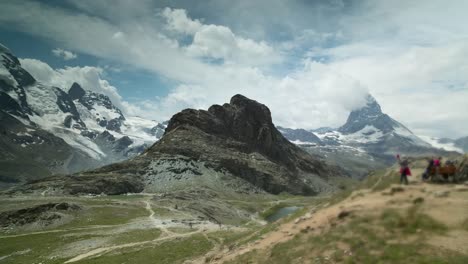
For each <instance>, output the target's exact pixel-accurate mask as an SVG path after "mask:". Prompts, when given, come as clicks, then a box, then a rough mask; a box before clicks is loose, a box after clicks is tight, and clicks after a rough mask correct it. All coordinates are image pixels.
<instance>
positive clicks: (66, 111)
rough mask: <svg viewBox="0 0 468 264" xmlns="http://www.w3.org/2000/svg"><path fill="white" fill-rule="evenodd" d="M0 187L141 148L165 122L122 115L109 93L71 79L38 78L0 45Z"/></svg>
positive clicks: (87, 165)
mask: <svg viewBox="0 0 468 264" xmlns="http://www.w3.org/2000/svg"><path fill="white" fill-rule="evenodd" d="M0 120H1V123H0V131H1V133H2V137H1V139H0V153H1V154H0V155H1V156H2V159H1V161H0V165H1V166H0V188H1V187H2V186H4V185H8V184H10V183H15V182H22V181H26V180H31V179H38V178H41V177H44V176H49V175H51V174H56V173H73V172H77V171H80V170H85V169H91V168H96V167H99V166H102V165H105V164H109V163H112V162H116V161H121V160H124V159H128V158H130V157H133V156H135V155H137V154H139V153H141V152H142V151H143V150H144V149H145V148H146V147H149V146H150V145H151V144H152V143H154V142H155V141H156V140H157V139H158V138H160V136H161V135H162V133H163V131H164V128H165V124H158V123H157V122H155V121H151V120H145V119H142V118H138V117H127V118H126V117H125V116H124V115H123V113H122V111H121V110H120V109H119V108H117V107H116V106H115V105H114V104H113V102H112V101H111V100H110V98H109V97H108V96H106V95H104V94H100V93H96V92H92V91H90V90H87V89H85V88H83V87H81V86H80V85H79V84H78V83H74V84H73V85H72V86H71V87H60V88H58V87H52V86H49V85H46V84H43V83H40V82H37V81H36V80H35V79H34V77H33V76H31V74H29V73H28V72H27V71H26V70H24V69H23V68H22V66H21V63H20V61H19V60H18V58H16V57H15V56H14V55H13V53H12V52H11V51H10V50H9V49H8V48H6V47H4V46H2V45H0Z"/></svg>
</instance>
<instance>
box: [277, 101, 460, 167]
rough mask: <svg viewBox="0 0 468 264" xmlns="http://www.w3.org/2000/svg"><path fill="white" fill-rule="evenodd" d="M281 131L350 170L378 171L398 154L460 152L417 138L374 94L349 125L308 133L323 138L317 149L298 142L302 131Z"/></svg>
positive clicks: (310, 149) (347, 123)
mask: <svg viewBox="0 0 468 264" xmlns="http://www.w3.org/2000/svg"><path fill="white" fill-rule="evenodd" d="M279 130H280V131H281V132H282V133H283V135H284V136H285V137H286V138H287V139H288V140H290V141H291V142H293V143H296V144H299V145H302V147H304V148H305V149H306V150H307V151H309V152H312V153H314V154H318V155H321V156H323V157H325V158H328V159H334V160H335V161H336V162H337V163H346V164H348V165H347V167H348V168H352V167H353V164H357V165H359V166H358V167H360V168H361V167H363V166H369V168H375V166H373V165H374V164H380V165H384V166H386V165H385V164H388V163H390V162H394V155H395V154H396V153H401V154H406V155H438V154H444V153H446V152H448V151H456V150H458V149H445V150H444V149H440V148H439V147H437V146H435V145H434V144H430V143H428V142H427V141H425V140H424V139H425V138H424V139H422V138H420V137H418V136H416V135H415V134H414V133H413V132H411V130H409V129H408V128H407V127H405V126H404V125H403V124H401V123H400V122H398V121H396V120H395V119H393V118H391V117H390V116H388V115H387V114H385V113H383V112H382V109H381V107H380V105H379V104H378V102H377V101H376V100H375V98H374V97H372V96H371V95H368V96H367V102H366V105H364V106H363V107H361V108H359V109H356V110H354V111H352V112H351V113H350V114H349V116H348V119H347V121H346V123H345V124H344V125H343V126H341V127H339V128H338V129H332V128H329V127H323V128H319V129H315V130H310V131H307V132H309V134H311V135H314V136H317V137H318V138H319V139H320V141H319V142H320V143H321V144H317V145H316V146H310V145H308V146H307V145H304V144H302V142H300V141H298V139H297V137H296V136H295V135H296V134H298V133H299V134H301V135H302V134H303V131H302V130H297V129H296V130H293V129H286V128H281V129H279ZM309 134H308V135H309ZM356 157H359V158H358V159H357V158H356ZM363 160H366V162H365V163H366V164H363ZM360 168H359V169H360ZM356 169H358V168H357V167H356ZM356 171H358V170H356Z"/></svg>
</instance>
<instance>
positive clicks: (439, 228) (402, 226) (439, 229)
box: [381, 204, 447, 234]
mask: <svg viewBox="0 0 468 264" xmlns="http://www.w3.org/2000/svg"><path fill="white" fill-rule="evenodd" d="M381 220H382V223H383V225H384V227H385V228H387V229H388V230H394V231H400V232H404V233H406V234H414V233H416V232H421V231H426V232H435V233H439V234H441V233H444V232H445V231H447V226H445V225H444V224H442V223H439V222H437V221H436V220H434V219H433V218H432V217H430V216H429V215H426V214H423V213H421V212H420V205H419V204H416V205H413V206H411V207H410V208H409V209H408V210H407V211H406V213H405V214H401V213H399V212H397V211H396V210H393V209H387V210H385V211H384V212H383V213H382V215H381Z"/></svg>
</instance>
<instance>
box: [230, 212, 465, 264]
mask: <svg viewBox="0 0 468 264" xmlns="http://www.w3.org/2000/svg"><path fill="white" fill-rule="evenodd" d="M418 230H419V231H418ZM445 230H446V227H445V226H444V225H442V224H441V223H439V222H437V221H435V220H434V219H432V218H430V217H429V216H427V215H424V214H422V213H421V212H420V207H419V206H412V207H411V208H409V209H408V210H407V211H405V212H398V211H396V210H386V211H385V212H383V213H382V214H381V215H380V216H379V217H376V216H360V217H354V218H352V219H351V220H349V221H348V222H347V223H345V224H343V225H339V226H337V227H336V228H334V229H331V230H330V231H327V232H325V233H323V234H321V235H310V234H308V233H299V234H298V235H296V236H295V237H293V238H292V239H291V240H289V241H286V242H284V243H280V244H277V245H275V246H274V247H273V248H272V249H271V251H252V252H249V253H247V254H244V255H242V256H239V257H238V258H236V259H235V260H234V261H232V262H229V263H231V264H234V263H239V264H240V263H272V264H275V263H278V264H279V263H304V262H305V260H310V261H311V262H312V263H364V264H367V263H369V264H371V263H372V264H373V263H447V264H448V263H460V264H461V263H468V256H467V255H462V254H459V253H455V252H452V251H448V250H444V249H437V250H435V249H434V248H433V247H432V246H430V245H427V244H425V243H424V240H423V238H424V236H425V235H426V234H429V233H443V232H445ZM339 245H341V246H339ZM350 252H351V253H350Z"/></svg>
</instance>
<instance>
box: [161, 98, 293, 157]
mask: <svg viewBox="0 0 468 264" xmlns="http://www.w3.org/2000/svg"><path fill="white" fill-rule="evenodd" d="M180 126H194V127H196V128H198V129H201V130H202V131H204V132H205V133H208V134H214V135H218V136H222V137H228V138H232V139H235V140H238V141H241V142H244V143H246V144H247V145H248V146H250V147H252V148H258V149H262V150H263V151H267V152H269V151H275V152H276V151H279V150H272V146H273V145H275V143H277V142H279V141H284V140H285V139H284V138H283V136H281V134H280V133H279V132H278V130H276V128H275V127H274V125H273V122H272V119H271V114H270V110H269V109H268V107H266V106H265V105H263V104H260V103H258V102H257V101H255V100H251V99H249V98H247V97H245V96H243V95H235V96H233V97H232V98H231V101H230V103H229V104H224V105H222V106H221V105H213V106H211V107H210V108H209V109H208V111H205V110H194V109H186V110H184V111H182V112H180V113H178V114H176V115H174V116H173V117H172V118H171V120H170V121H169V124H168V127H167V129H166V134H167V133H170V132H171V131H173V130H174V129H176V128H177V127H180Z"/></svg>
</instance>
